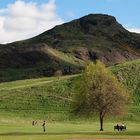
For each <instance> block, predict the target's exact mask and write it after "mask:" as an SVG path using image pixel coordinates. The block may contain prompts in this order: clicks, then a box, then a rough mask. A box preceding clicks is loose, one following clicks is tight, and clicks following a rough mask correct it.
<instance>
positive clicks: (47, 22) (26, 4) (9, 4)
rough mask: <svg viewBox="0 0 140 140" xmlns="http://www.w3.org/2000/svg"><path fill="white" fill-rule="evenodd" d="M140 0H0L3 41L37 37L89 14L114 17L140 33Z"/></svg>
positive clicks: (1, 39) (0, 39) (0, 24)
mask: <svg viewBox="0 0 140 140" xmlns="http://www.w3.org/2000/svg"><path fill="white" fill-rule="evenodd" d="M139 6H140V0H0V43H1V44H2V43H9V42H13V41H17V40H23V39H27V38H30V37H33V36H36V35H38V34H40V33H42V32H44V31H46V30H48V29H50V28H52V27H54V26H55V25H58V24H62V23H64V22H67V21H70V20H73V19H75V18H79V17H81V16H84V15H87V14H90V13H103V14H109V15H112V16H115V17H116V18H117V20H118V21H119V22H120V23H121V24H122V25H123V26H124V27H125V28H127V29H128V30H130V31H133V32H138V33H140V17H139V15H140V8H139Z"/></svg>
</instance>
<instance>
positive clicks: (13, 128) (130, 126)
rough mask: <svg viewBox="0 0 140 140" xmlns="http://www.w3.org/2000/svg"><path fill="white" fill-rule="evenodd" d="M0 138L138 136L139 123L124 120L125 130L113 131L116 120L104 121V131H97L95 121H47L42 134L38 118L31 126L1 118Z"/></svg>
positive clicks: (56, 139) (63, 139) (54, 139)
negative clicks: (45, 130)
mask: <svg viewBox="0 0 140 140" xmlns="http://www.w3.org/2000/svg"><path fill="white" fill-rule="evenodd" d="M0 124H1V125H0V130H1V131H0V140H22V139H26V140H30V139H35V140H37V139H39V140H45V139H47V140H66V139H71V138H138V139H139V138H140V128H139V124H137V123H134V122H133V123H132V122H126V125H127V131H124V132H114V130H113V126H114V125H116V122H106V123H105V124H104V129H105V131H104V132H100V131H99V123H98V122H97V121H93V122H90V121H86V122H63V123H58V122H49V121H48V122H47V132H46V133H45V134H44V133H43V129H42V126H41V125H42V121H41V120H38V124H37V125H36V126H34V127H33V126H32V120H30V119H28V120H27V119H26V120H25V119H21V118H12V119H9V118H3V119H2V118H1V120H0Z"/></svg>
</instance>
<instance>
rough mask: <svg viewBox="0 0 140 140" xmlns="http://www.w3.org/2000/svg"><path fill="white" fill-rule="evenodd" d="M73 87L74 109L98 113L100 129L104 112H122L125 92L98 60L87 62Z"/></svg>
mask: <svg viewBox="0 0 140 140" xmlns="http://www.w3.org/2000/svg"><path fill="white" fill-rule="evenodd" d="M73 87H74V88H73V92H74V94H73V100H74V102H73V107H74V111H75V112H76V113H84V114H91V113H94V112H96V113H98V114H99V118H100V131H103V119H104V117H105V115H106V114H108V115H119V114H121V113H123V110H124V106H125V104H126V101H127V97H128V96H127V93H126V91H125V89H124V88H123V86H122V85H121V84H120V83H119V82H118V81H117V79H116V78H115V77H114V75H113V74H112V73H111V71H110V70H109V69H107V68H106V67H105V66H104V64H102V63H101V62H100V61H97V62H96V63H95V64H94V63H90V64H88V65H87V66H86V68H85V70H84V72H83V73H82V75H81V76H80V77H79V78H78V79H76V81H75V82H74V86H73Z"/></svg>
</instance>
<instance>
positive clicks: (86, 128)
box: [0, 60, 140, 140]
mask: <svg viewBox="0 0 140 140" xmlns="http://www.w3.org/2000/svg"><path fill="white" fill-rule="evenodd" d="M139 69H140V60H137V61H132V62H129V63H126V64H120V65H116V66H114V67H111V70H112V71H113V72H114V74H115V75H116V76H117V78H118V79H119V80H120V81H121V82H122V83H123V84H124V86H125V87H127V88H128V89H129V92H130V94H131V96H132V97H133V102H132V101H131V103H130V104H129V107H128V114H126V115H125V116H123V117H106V118H105V125H104V129H105V132H99V131H98V130H99V121H98V117H97V116H96V115H94V116H93V117H87V116H86V117H85V116H74V115H73V114H72V113H71V102H72V100H71V94H72V93H71V85H72V83H73V80H74V79H75V78H76V77H78V76H79V75H71V76H62V77H50V78H48V77H44V78H38V79H30V80H19V81H14V82H5V83H1V84H0V140H46V139H47V140H65V139H71V138H129V139H131V138H138V139H140V127H139V121H140V119H139V115H140V105H139V100H138V99H139V97H140V96H139V93H140V92H139V84H138V83H139V82H140V81H139V80H140V74H139ZM125 79H127V80H125ZM135 85H137V86H135ZM136 87H137V88H136ZM34 119H36V120H38V122H39V123H38V125H37V126H35V127H32V125H31V122H32V120H34ZM43 120H47V122H48V128H47V133H46V134H44V133H42V126H41V124H42V121H43ZM118 122H119V123H121V122H125V124H126V125H127V127H128V130H127V131H126V132H114V131H113V126H114V125H115V124H116V123H118Z"/></svg>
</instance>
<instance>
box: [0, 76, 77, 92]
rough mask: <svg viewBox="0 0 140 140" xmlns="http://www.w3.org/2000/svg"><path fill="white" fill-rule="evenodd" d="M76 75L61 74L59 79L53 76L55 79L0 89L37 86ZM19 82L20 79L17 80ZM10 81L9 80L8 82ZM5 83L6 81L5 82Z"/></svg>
mask: <svg viewBox="0 0 140 140" xmlns="http://www.w3.org/2000/svg"><path fill="white" fill-rule="evenodd" d="M76 76H78V75H72V76H63V77H60V78H59V79H58V78H55V79H52V80H47V79H46V80H45V81H36V82H35V83H28V84H26V83H25V84H24V85H19V86H15V87H9V88H0V91H1V90H6V91H8V90H14V89H21V88H27V87H32V86H39V85H43V84H47V83H51V82H54V81H56V82H57V81H59V80H60V81H62V80H66V79H69V78H72V77H76ZM19 82H20V81H19ZM8 83H10V82H8ZM6 84H7V83H6Z"/></svg>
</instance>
